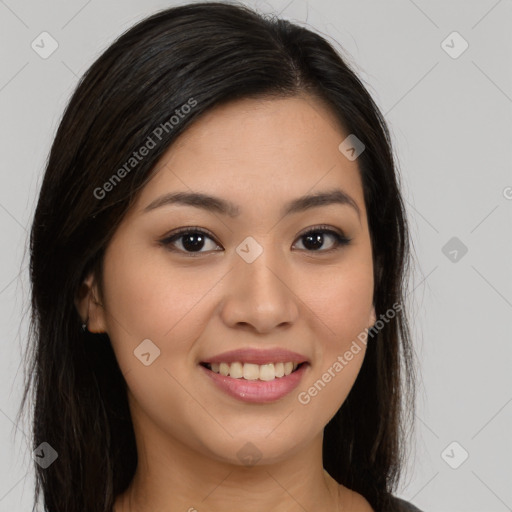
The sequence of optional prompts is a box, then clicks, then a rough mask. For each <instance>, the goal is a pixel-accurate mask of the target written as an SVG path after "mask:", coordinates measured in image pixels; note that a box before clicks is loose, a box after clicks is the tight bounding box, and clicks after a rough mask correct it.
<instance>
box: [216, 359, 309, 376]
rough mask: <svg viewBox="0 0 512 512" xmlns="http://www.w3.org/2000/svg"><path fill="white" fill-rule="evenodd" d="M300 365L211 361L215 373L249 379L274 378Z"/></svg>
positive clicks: (288, 373)
mask: <svg viewBox="0 0 512 512" xmlns="http://www.w3.org/2000/svg"><path fill="white" fill-rule="evenodd" d="M297 366H299V364H298V363H291V362H290V363H270V364H262V365H259V364H252V363H243V364H242V363H239V362H236V363H231V364H229V363H211V364H210V365H209V367H210V368H211V369H212V371H214V372H215V373H220V374H221V375H224V376H226V377H227V376H229V377H232V378H234V379H241V378H242V377H243V378H244V379H247V380H257V379H259V380H274V379H275V378H276V377H283V376H285V375H290V373H292V372H293V371H294V370H296V369H297Z"/></svg>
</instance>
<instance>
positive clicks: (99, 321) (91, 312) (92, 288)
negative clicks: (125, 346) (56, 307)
mask: <svg viewBox="0 0 512 512" xmlns="http://www.w3.org/2000/svg"><path fill="white" fill-rule="evenodd" d="M98 297H99V293H98V287H97V284H96V280H95V278H94V275H93V273H92V272H91V274H89V275H88V276H87V277H86V278H85V279H84V281H83V282H82V285H81V287H80V290H79V291H78V293H77V294H76V297H75V307H76V309H77V311H78V314H79V315H80V318H81V319H82V321H83V322H87V330H88V331H89V332H94V333H100V332H107V327H106V322H105V308H104V307H103V305H102V304H101V303H100V301H99V299H98Z"/></svg>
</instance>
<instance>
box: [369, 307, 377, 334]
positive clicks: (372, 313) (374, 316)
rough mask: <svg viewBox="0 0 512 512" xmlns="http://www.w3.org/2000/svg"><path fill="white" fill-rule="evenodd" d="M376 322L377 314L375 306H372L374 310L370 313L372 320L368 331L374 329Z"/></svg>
mask: <svg viewBox="0 0 512 512" xmlns="http://www.w3.org/2000/svg"><path fill="white" fill-rule="evenodd" d="M376 321H377V316H376V314H375V306H372V310H371V312H370V319H369V325H368V329H370V328H371V327H373V326H374V325H375V322H376Z"/></svg>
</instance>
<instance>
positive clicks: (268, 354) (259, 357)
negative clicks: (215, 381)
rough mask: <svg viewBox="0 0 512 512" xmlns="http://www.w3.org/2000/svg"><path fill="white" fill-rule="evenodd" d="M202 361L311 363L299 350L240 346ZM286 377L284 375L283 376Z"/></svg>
mask: <svg viewBox="0 0 512 512" xmlns="http://www.w3.org/2000/svg"><path fill="white" fill-rule="evenodd" d="M201 362H202V363H210V364H211V363H219V364H220V363H236V362H240V363H252V364H259V365H262V364H270V363H288V362H291V363H297V364H300V363H309V362H310V361H309V360H308V358H307V357H306V356H304V355H302V354H298V353H297V352H292V351H290V350H286V349H284V348H274V349H266V350H262V349H253V348H240V349H237V350H231V351H229V352H223V353H222V354H217V355H216V356H212V357H210V358H208V359H204V360H203V361H201ZM281 378H284V377H281Z"/></svg>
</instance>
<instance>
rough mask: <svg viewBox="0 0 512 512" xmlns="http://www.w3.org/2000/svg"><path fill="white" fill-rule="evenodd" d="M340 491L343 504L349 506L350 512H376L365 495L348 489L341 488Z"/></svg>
mask: <svg viewBox="0 0 512 512" xmlns="http://www.w3.org/2000/svg"><path fill="white" fill-rule="evenodd" d="M340 491H341V492H340V497H341V499H342V503H343V504H344V505H348V507H349V508H348V509H349V510H350V512H375V510H374V509H373V508H372V506H371V505H370V504H369V503H368V501H367V500H366V498H365V497H364V496H363V495H361V494H359V493H357V492H356V491H352V490H351V489H348V488H346V487H344V488H341V489H340ZM343 510H345V509H343Z"/></svg>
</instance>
